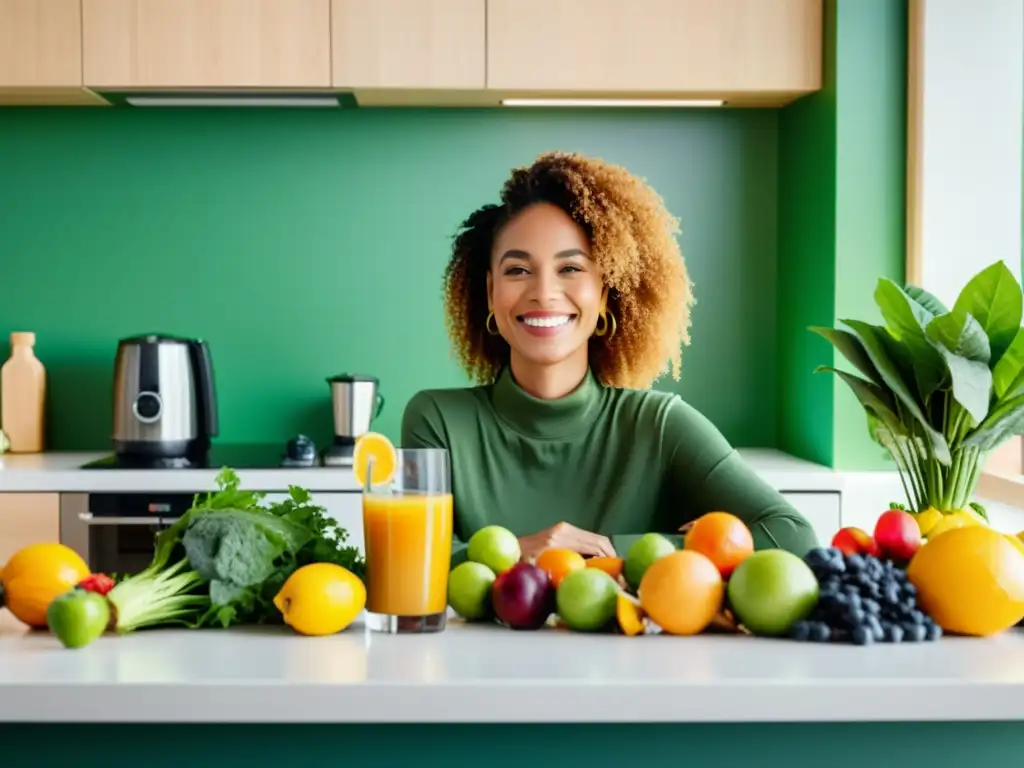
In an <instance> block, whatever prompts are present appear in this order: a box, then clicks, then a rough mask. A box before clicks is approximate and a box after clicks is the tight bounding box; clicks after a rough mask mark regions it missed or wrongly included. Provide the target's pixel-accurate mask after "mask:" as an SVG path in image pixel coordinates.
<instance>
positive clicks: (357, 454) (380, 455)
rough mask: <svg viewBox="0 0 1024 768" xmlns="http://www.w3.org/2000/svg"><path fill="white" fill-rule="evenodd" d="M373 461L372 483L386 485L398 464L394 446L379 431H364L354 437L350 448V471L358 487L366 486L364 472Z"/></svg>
mask: <svg viewBox="0 0 1024 768" xmlns="http://www.w3.org/2000/svg"><path fill="white" fill-rule="evenodd" d="M371 461H372V462H373V477H372V480H373V485H386V484H387V483H388V482H390V481H391V478H392V476H393V475H394V474H395V468H396V467H397V466H398V452H397V451H396V450H395V446H394V445H393V444H392V443H391V441H390V440H388V439H387V437H385V436H384V435H382V434H380V433H379V432H366V433H364V434H362V435H360V436H359V437H357V438H356V444H355V447H354V448H353V449H352V472H353V473H354V474H355V476H356V482H357V483H359V485H360V487H362V488H366V472H367V467H368V466H369V465H370V462H371Z"/></svg>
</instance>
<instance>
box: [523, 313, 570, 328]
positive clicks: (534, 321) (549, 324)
mask: <svg viewBox="0 0 1024 768" xmlns="http://www.w3.org/2000/svg"><path fill="white" fill-rule="evenodd" d="M571 319H572V316H571V315H550V316H548V317H524V318H522V321H523V322H524V323H525V324H526V325H530V326H533V327H534V328H557V327H558V326H560V325H565V324H566V323H568V322H569V320H571Z"/></svg>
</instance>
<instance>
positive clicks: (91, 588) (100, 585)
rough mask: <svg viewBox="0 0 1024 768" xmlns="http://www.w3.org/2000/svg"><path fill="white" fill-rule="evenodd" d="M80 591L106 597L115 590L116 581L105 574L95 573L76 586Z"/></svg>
mask: <svg viewBox="0 0 1024 768" xmlns="http://www.w3.org/2000/svg"><path fill="white" fill-rule="evenodd" d="M75 586H77V587H78V588H79V589H84V590H85V591H87V592H95V593H96V594H98V595H104V596H105V595H106V594H107V592H109V591H110V590H112V589H113V588H114V580H113V579H112V578H110V577H109V576H107V574H105V573H94V574H92V575H91V576H87V577H86V578H84V579H82V580H81V581H80V582H78V584H76V585H75Z"/></svg>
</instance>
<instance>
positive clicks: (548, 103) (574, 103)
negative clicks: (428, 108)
mask: <svg viewBox="0 0 1024 768" xmlns="http://www.w3.org/2000/svg"><path fill="white" fill-rule="evenodd" d="M501 103H502V105H504V106H506V107H721V106H724V105H725V101H724V100H723V99H562V98H538V99H515V98H513V99H502V100H501Z"/></svg>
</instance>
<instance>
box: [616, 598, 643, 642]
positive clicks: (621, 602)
mask: <svg viewBox="0 0 1024 768" xmlns="http://www.w3.org/2000/svg"><path fill="white" fill-rule="evenodd" d="M615 618H616V619H617V620H618V623H619V629H620V630H622V634H624V635H626V637H634V636H636V635H640V634H643V631H644V611H643V608H641V607H640V602H639V601H638V600H637V599H636V598H634V597H633V596H632V595H627V594H625V593H624V592H620V593H619V594H618V596H617V597H616V598H615Z"/></svg>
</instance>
